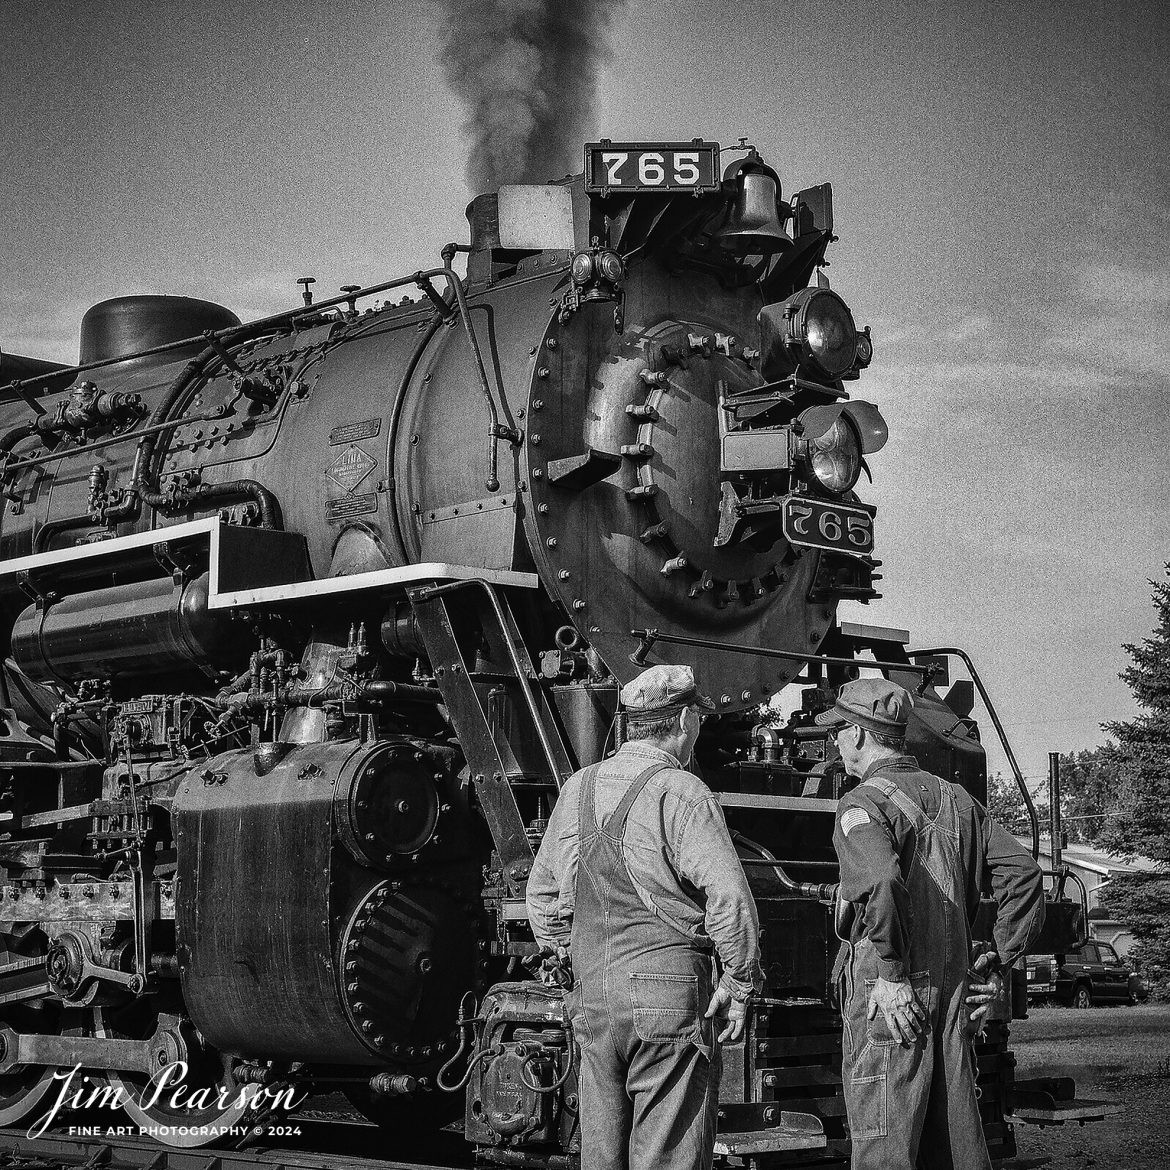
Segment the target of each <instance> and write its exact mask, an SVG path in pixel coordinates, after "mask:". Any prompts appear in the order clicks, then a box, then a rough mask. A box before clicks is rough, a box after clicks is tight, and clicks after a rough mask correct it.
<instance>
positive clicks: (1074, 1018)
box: [1007, 1004, 1170, 1170]
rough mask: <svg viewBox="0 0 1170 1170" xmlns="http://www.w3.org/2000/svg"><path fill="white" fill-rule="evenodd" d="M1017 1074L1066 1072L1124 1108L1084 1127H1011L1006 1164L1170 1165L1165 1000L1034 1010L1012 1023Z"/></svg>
mask: <svg viewBox="0 0 1170 1170" xmlns="http://www.w3.org/2000/svg"><path fill="white" fill-rule="evenodd" d="M1012 1047H1013V1049H1014V1050H1015V1053H1016V1059H1017V1060H1018V1062H1019V1063H1018V1065H1017V1067H1016V1076H1017V1078H1019V1079H1021V1080H1022V1079H1024V1078H1027V1077H1037V1076H1071V1077H1073V1078H1074V1079H1075V1080H1076V1083H1077V1096H1078V1097H1081V1098H1084V1097H1091V1098H1094V1099H1097V1100H1111V1101H1115V1102H1117V1103H1118V1104H1120V1105H1121V1106H1122V1107H1123V1108H1122V1112H1121V1113H1119V1114H1118V1115H1117V1116H1115V1117H1108V1118H1106V1119H1105V1120H1104V1121H1095V1122H1090V1123H1089V1124H1087V1125H1085V1126H1079V1125H1075V1124H1073V1125H1062V1126H1049V1127H1045V1128H1043V1129H1041V1128H1039V1127H1037V1126H1031V1125H1017V1126H1016V1145H1017V1147H1018V1150H1019V1154H1018V1157H1017V1158H1016V1159H1014V1160H1013V1161H1012V1162H1009V1163H1007V1167H1008V1170H1029V1168H1031V1167H1040V1166H1044V1167H1047V1168H1048V1170H1084V1168H1086V1167H1096V1168H1097V1170H1170V1004H1142V1005H1140V1006H1138V1007H1130V1008H1127V1007H1101V1008H1090V1009H1089V1010H1088V1011H1075V1010H1073V1009H1071V1008H1058V1007H1039V1008H1036V1007H1034V1008H1032V1009H1030V1012H1029V1018H1028V1019H1026V1020H1017V1021H1016V1022H1015V1023H1014V1024H1013V1025H1012Z"/></svg>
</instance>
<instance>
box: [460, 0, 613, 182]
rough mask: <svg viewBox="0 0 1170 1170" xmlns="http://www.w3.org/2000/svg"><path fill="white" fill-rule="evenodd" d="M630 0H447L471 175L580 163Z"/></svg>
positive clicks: (543, 171)
mask: <svg viewBox="0 0 1170 1170" xmlns="http://www.w3.org/2000/svg"><path fill="white" fill-rule="evenodd" d="M623 3H624V0H559V2H558V0H444V5H443V7H444V12H445V18H446V28H445V29H444V33H443V48H442V56H441V60H442V63H443V71H444V73H445V75H446V78H447V83H448V85H450V86H451V88H452V90H453V91H454V92H455V94H456V96H458V97H459V99H460V100H461V101H462V102H463V105H464V107H465V108H466V110H467V114H468V117H467V122H466V124H465V127H464V129H465V131H466V132H467V134H468V136H469V137H470V139H471V156H470V158H469V159H468V163H467V181H468V184H469V185H470V187H471V189H472V192H473V193H479V192H483V191H495V190H496V189H497V188H498V187H499V186H500V184H501V183H544V182H547V181H548V180H549V179H555V178H560V177H561V176H562V175H565V174H568V173H569V172H571V171H577V170H580V168H581V147H582V144H583V143H584V142H585V140H586V139H587V138H588V137H590V135H591V134H592V133H593V132H594V121H593V119H594V110H595V105H596V99H597V79H598V74H599V72H600V68H601V65H602V64H603V63H604V62H605V61H606V60H607V59H608V57H609V52H610V50H609V30H610V26H611V25H612V23H613V21H614V18H615V16H616V14H617V12H618V10H619V9H620V8H621V7H622V5H623Z"/></svg>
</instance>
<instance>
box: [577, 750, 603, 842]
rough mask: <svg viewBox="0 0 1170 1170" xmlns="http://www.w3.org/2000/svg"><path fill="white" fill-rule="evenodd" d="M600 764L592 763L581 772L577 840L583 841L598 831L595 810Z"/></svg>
mask: <svg viewBox="0 0 1170 1170" xmlns="http://www.w3.org/2000/svg"><path fill="white" fill-rule="evenodd" d="M600 770H601V765H600V764H590V765H589V767H588V768H586V769H585V770H584V771H583V772H582V773H581V788H580V792H579V794H578V802H579V803H578V806H577V840H578V841H583V840H585V838H586V837H592V836H594V835H595V834H596V833H597V816H596V814H595V812H594V805H595V798H594V793H595V791H596V789H597V773H598V772H599V771H600Z"/></svg>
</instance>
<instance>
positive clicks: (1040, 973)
mask: <svg viewBox="0 0 1170 1170" xmlns="http://www.w3.org/2000/svg"><path fill="white" fill-rule="evenodd" d="M1025 971H1026V973H1027V976H1028V1002H1029V1003H1035V1002H1036V1001H1037V1000H1042V999H1050V998H1051V997H1052V996H1053V995H1055V994H1056V959H1055V956H1053V955H1028V957H1027V958H1026V960H1025Z"/></svg>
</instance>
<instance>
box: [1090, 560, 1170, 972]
mask: <svg viewBox="0 0 1170 1170" xmlns="http://www.w3.org/2000/svg"><path fill="white" fill-rule="evenodd" d="M1166 571H1167V575H1168V576H1170V564H1167V566H1166ZM1150 585H1151V586H1152V587H1153V590H1154V593H1153V602H1154V611H1155V613H1156V614H1157V617H1158V624H1157V626H1156V627H1155V628H1154V630H1153V632H1152V634H1151V636H1150V637H1149V638H1146V639H1145V641H1143V642H1141V643H1139V644H1137V645H1126V646H1125V647H1124V649H1125V652H1126V653H1127V654H1128V655H1129V657H1130V661H1131V664H1130V665H1129V666H1127V667H1126V668H1125V670H1123V671H1122V672H1121V678H1122V679H1123V681H1125V682H1126V683H1128V684H1129V687H1130V689H1131V690H1132V691H1133V695H1134V698H1135V699H1136V700H1137V702H1138V706H1139V707H1141V708H1142V711H1141V713H1140V714H1139V715H1137V716H1136V718H1134V719H1129V720H1126V721H1124V722H1116V723H1107V724H1105V725H1104V727H1105V731H1106V732H1108V733H1109V734H1110V735H1112V736H1113V737H1114V738H1115V739H1116V744H1115V745H1110V751H1111V753H1113V755H1112V759H1113V760H1114V762H1115V764H1116V769H1117V772H1116V775H1117V784H1116V787H1115V789H1114V793H1113V801H1112V803H1111V804H1107V805H1105V807H1104V811H1105V812H1106V814H1107V815H1106V816H1105V818H1104V823H1103V825H1102V828H1101V831H1100V836H1099V840H1100V843H1101V844H1102V845H1103V846H1105V848H1107V849H1109V850H1111V851H1113V852H1115V853H1121V854H1126V855H1133V854H1142V855H1144V856H1146V857H1149V858H1152V859H1153V860H1154V861H1156V862H1158V863H1159V867H1160V869H1161V871H1162V872H1161V873H1155V874H1135V875H1131V876H1128V877H1124V878H1115V879H1114V880H1113V881H1112V882H1111V883H1110V884H1109V885H1108V886H1107V887H1106V891H1105V895H1106V897H1105V900H1106V904H1107V906H1108V908H1109V910H1110V911H1111V912H1112V913H1114V914H1116V915H1117V917H1118V918H1119V919H1120V920H1121V921H1123V922H1125V923H1126V925H1128V926H1129V928H1130V929H1131V930H1132V931H1133V934H1134V938H1135V940H1136V942H1137V945H1136V947H1135V948H1134V955H1135V957H1136V958H1140V959H1141V960H1143V961H1144V962H1145V964H1146V966H1147V970H1148V973H1149V976H1150V979H1151V982H1152V983H1153V984H1154V985H1155V986H1158V985H1159V984H1160V985H1161V990H1162V991H1163V992H1165V991H1167V989H1168V988H1170V583H1167V582H1166V581H1151V582H1150ZM1101 750H1105V749H1101Z"/></svg>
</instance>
